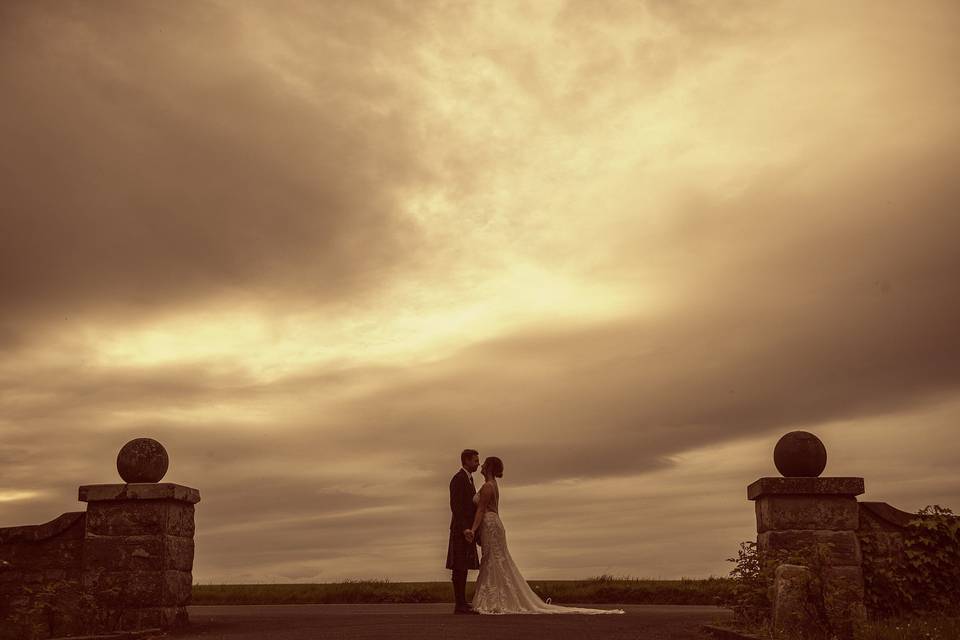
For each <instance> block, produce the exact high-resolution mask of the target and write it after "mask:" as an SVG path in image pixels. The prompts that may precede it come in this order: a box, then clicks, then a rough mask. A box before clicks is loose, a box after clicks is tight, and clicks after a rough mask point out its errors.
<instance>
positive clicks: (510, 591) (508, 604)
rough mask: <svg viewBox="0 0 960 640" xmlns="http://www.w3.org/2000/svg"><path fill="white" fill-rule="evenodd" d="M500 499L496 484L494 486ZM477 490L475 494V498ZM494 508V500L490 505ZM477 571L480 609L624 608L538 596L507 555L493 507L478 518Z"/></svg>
mask: <svg viewBox="0 0 960 640" xmlns="http://www.w3.org/2000/svg"><path fill="white" fill-rule="evenodd" d="M494 490H495V491H496V493H495V495H496V499H497V502H499V487H497V486H496V485H495V486H494ZM478 497H479V494H477V495H476V496H474V502H476V501H477V499H478ZM491 506H493V507H494V508H496V504H493V505H491ZM478 533H479V534H480V549H481V550H482V551H483V557H482V558H481V559H480V574H479V575H478V576H477V587H476V591H475V592H474V595H473V602H472V603H471V604H472V606H473V608H474V609H475V610H477V611H479V612H480V613H487V614H501V613H580V614H599V613H623V612H624V611H623V609H585V608H581V607H561V606H559V605H555V604H548V603H546V602H544V601H543V600H541V599H540V596H538V595H537V594H536V593H534V591H533V589H531V588H530V585H528V584H527V581H526V580H524V579H523V576H522V575H521V574H520V570H519V569H518V568H517V565H516V564H515V563H514V562H513V558H512V557H510V551H509V550H508V549H507V534H506V530H505V529H504V528H503V522H501V521H500V514H498V513H497V512H496V511H486V512H485V513H484V514H483V519H482V520H481V521H480V531H479V532H478Z"/></svg>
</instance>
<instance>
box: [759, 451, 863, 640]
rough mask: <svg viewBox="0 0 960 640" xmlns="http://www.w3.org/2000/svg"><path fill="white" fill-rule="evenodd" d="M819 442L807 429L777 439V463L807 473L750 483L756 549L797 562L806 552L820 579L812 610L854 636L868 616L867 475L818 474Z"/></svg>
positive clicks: (834, 628)
mask: <svg viewBox="0 0 960 640" xmlns="http://www.w3.org/2000/svg"><path fill="white" fill-rule="evenodd" d="M809 438H813V439H814V440H815V441H816V442H815V443H813V442H811V441H810V440H809ZM791 440H792V442H791ZM798 442H799V445H798V446H797V447H795V449H794V451H792V452H789V451H788V453H786V454H784V453H783V450H784V449H789V446H788V447H781V444H783V443H786V444H787V445H790V444H794V445H797V444H798ZM816 445H819V447H820V449H821V450H822V448H823V445H822V443H820V441H819V440H818V439H816V436H813V435H812V434H807V433H806V432H792V433H790V434H787V435H786V436H784V438H782V439H781V443H778V445H777V447H778V449H780V450H781V451H780V453H781V455H780V456H779V457H780V459H779V460H778V459H777V458H778V455H777V453H775V461H776V462H777V467H778V468H780V469H788V470H789V471H791V472H794V473H796V472H802V473H806V474H807V475H796V476H791V477H782V478H775V477H772V478H760V479H759V480H757V481H756V482H754V483H753V484H751V485H750V486H749V487H748V488H747V498H748V499H749V500H753V501H754V505H755V510H756V515H757V551H758V552H759V553H760V554H762V555H763V554H769V553H777V552H780V553H784V554H793V560H792V562H793V563H794V564H796V563H798V559H799V558H805V561H804V562H803V564H806V565H807V566H810V567H811V569H813V570H814V571H815V576H814V577H815V578H817V579H818V580H819V582H820V589H819V592H820V596H819V601H818V602H814V603H811V604H813V605H814V607H813V609H812V610H819V611H822V612H823V616H824V617H825V618H826V623H827V624H828V626H829V629H830V630H831V631H832V632H833V633H836V634H837V635H839V637H847V638H849V637H851V636H852V634H853V628H854V626H855V625H856V624H857V623H858V622H859V621H862V620H863V619H864V618H865V616H866V610H865V608H864V593H863V572H862V570H861V560H862V559H861V553H860V543H859V540H858V538H857V527H858V524H859V507H858V504H857V499H856V496H858V495H860V494H862V493H863V491H864V484H863V478H854V477H834V478H829V477H828V478H821V477H816V476H817V475H818V474H819V473H820V472H821V471H822V470H823V467H824V465H825V463H826V452H825V450H823V451H820V452H818V451H817V450H816ZM811 451H813V452H814V453H811ZM790 454H792V455H790ZM818 457H819V458H820V459H816V458H818ZM784 458H786V460H784ZM775 597H776V596H775ZM777 606H778V605H777V603H776V601H775V602H774V609H776V608H777ZM811 622H813V621H811Z"/></svg>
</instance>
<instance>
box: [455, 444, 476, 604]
mask: <svg viewBox="0 0 960 640" xmlns="http://www.w3.org/2000/svg"><path fill="white" fill-rule="evenodd" d="M460 466H461V468H460V470H459V471H457V473H456V474H455V475H454V476H453V478H452V479H451V480H450V511H451V512H452V516H451V518H450V542H449V544H448V545H447V569H452V570H453V595H454V598H455V599H456V602H457V604H456V606H455V607H454V609H453V612H454V613H477V614H478V613H479V612H478V611H474V610H473V607H471V606H470V605H469V604H467V571H468V570H470V569H479V568H480V560H479V558H478V557H477V543H476V542H475V541H474V540H473V536H469V537H468V535H467V534H468V532H470V529H471V527H473V518H474V516H475V515H476V513H477V507H476V505H475V504H473V496H474V495H475V494H476V493H477V488H476V484H475V483H474V479H473V474H474V472H475V471H476V470H477V469H479V468H480V454H479V453H477V452H476V451H474V450H473V449H464V450H463V452H462V453H461V454H460Z"/></svg>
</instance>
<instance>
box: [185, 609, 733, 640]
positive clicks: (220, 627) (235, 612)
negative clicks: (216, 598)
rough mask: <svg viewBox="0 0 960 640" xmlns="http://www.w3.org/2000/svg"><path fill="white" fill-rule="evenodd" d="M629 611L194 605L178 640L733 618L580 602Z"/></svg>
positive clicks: (448, 634)
mask: <svg viewBox="0 0 960 640" xmlns="http://www.w3.org/2000/svg"><path fill="white" fill-rule="evenodd" d="M581 606H588V607H592V608H596V609H623V610H624V611H626V613H624V614H623V615H578V614H563V615H480V616H464V615H453V613H452V610H453V605H452V604H449V605H448V604H361V605H352V604H281V605H209V606H207V605H192V606H190V607H188V610H189V612H190V626H189V627H188V628H185V629H181V630H179V631H174V632H171V633H169V634H168V635H167V637H168V638H170V639H174V638H176V639H179V640H201V639H202V640H253V639H260V638H264V639H266V640H324V639H327V638H330V639H333V638H336V639H338V640H339V639H341V638H343V639H349V640H368V639H373V638H390V639H391V640H392V639H397V640H441V639H446V638H464V639H466V638H496V639H497V640H513V639H516V640H521V639H522V640H539V639H541V638H543V639H549V640H593V639H595V638H596V639H600V638H602V639H603V640H628V639H629V640H641V639H642V640H705V639H706V638H707V637H708V636H707V635H706V634H704V633H703V632H702V631H700V630H699V627H700V625H701V624H708V623H711V622H715V621H718V620H725V619H729V618H730V616H731V613H730V611H728V610H726V609H721V608H718V607H708V606H686V605H581Z"/></svg>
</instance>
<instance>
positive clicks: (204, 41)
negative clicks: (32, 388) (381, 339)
mask: <svg viewBox="0 0 960 640" xmlns="http://www.w3.org/2000/svg"><path fill="white" fill-rule="evenodd" d="M387 8H388V7H379V8H376V7H371V6H366V7H365V6H361V5H344V6H342V7H341V10H340V11H337V12H328V11H323V12H316V13H313V12H309V13H307V12H305V15H302V16H300V18H301V19H302V21H303V24H311V25H312V26H313V27H314V28H315V29H316V31H315V32H314V33H313V35H312V37H310V36H303V35H302V34H301V35H300V36H299V39H298V38H290V39H288V40H285V41H283V43H282V45H281V44H278V42H279V41H268V42H266V43H264V42H262V41H261V40H259V39H258V38H257V37H255V36H256V31H255V29H254V28H250V29H246V27H248V26H250V25H251V24H252V25H253V27H255V26H256V23H255V20H256V16H255V15H251V16H246V14H245V12H243V11H226V10H224V9H222V8H220V7H217V6H216V5H212V4H202V3H197V4H189V5H182V4H181V5H176V6H174V5H166V4H145V3H110V4H92V3H56V4H51V3H12V4H6V5H5V7H4V8H3V9H2V20H0V22H2V23H3V24H2V26H0V28H2V32H3V38H2V39H0V87H2V92H3V95H4V98H3V100H2V102H0V137H2V139H3V141H4V144H3V151H2V153H0V172H2V175H3V192H4V197H3V201H2V203H0V299H2V300H3V305H4V317H3V321H2V322H0V347H4V346H10V345H12V344H16V341H17V338H18V336H20V337H22V332H23V326H24V325H25V324H27V323H35V322H39V321H41V320H43V321H49V322H53V321H62V320H64V319H69V318H76V317H77V316H80V315H84V314H96V315H98V316H102V317H111V318H113V319H116V318H118V317H123V316H127V317H131V316H132V317H134V318H135V317H136V316H138V315H142V314H145V313H155V312H158V311H163V310H165V309H166V308H168V307H170V306H173V305H188V304H193V303H195V302H196V301H197V300H199V299H206V300H208V301H213V300H215V299H217V298H219V297H226V298H229V297H242V296H243V295H247V294H255V295H257V296H258V297H260V298H261V299H262V300H265V301H267V302H278V301H286V302H290V303H294V302H295V301H297V300H299V301H300V302H301V303H304V302H305V301H309V302H310V303H311V304H322V303H324V302H329V301H330V300H333V299H336V298H339V297H343V296H348V295H351V294H354V293H356V292H363V291H366V290H369V289H371V288H376V287H378V286H380V285H382V284H383V283H384V282H385V281H387V280H389V279H390V277H391V273H392V272H393V271H394V270H396V269H398V268H401V266H402V265H403V264H404V263H405V262H406V261H407V259H408V258H409V257H410V255H412V252H413V251H414V249H415V248H416V247H417V246H418V242H419V241H418V232H417V229H416V227H415V226H414V225H413V224H412V223H411V222H409V221H405V220H402V219H401V218H400V217H399V215H398V203H397V199H398V197H399V194H400V192H401V191H402V190H403V189H404V188H407V187H410V186H411V185H413V184H419V183H420V182H421V181H424V180H427V179H428V176H427V174H426V173H425V170H424V169H423V167H422V166H420V164H419V163H418V160H417V156H416V154H415V153H413V148H414V145H415V144H416V136H415V133H414V132H413V131H411V129H410V127H409V125H410V121H409V119H408V115H409V113H410V112H409V108H410V107H411V104H412V103H411V100H410V98H409V97H408V96H406V95H405V94H404V87H403V82H402V80H400V79H397V78H393V77H390V76H386V75H383V74H382V73H380V72H379V71H378V70H377V69H376V64H375V63H376V60H377V57H378V56H390V55H392V54H393V53H394V52H395V51H397V50H404V48H405V47H406V46H407V43H406V42H405V40H404V39H405V37H406V36H405V34H406V33H407V31H405V30H404V29H403V20H405V19H409V15H408V16H407V17H406V18H405V17H404V16H402V15H398V16H393V17H391V16H390V15H380V14H381V13H383V12H384V11H385V10H386V9H387ZM375 9H376V10H375ZM245 16H246V17H248V18H249V20H250V22H244V20H243V18H244V17H245ZM290 19H291V20H292V19H293V17H291V18H290ZM388 19H390V20H394V23H393V24H394V25H395V28H394V29H392V30H391V31H389V32H387V33H384V32H382V31H380V29H381V27H382V26H383V25H382V22H381V21H382V20H388ZM303 24H301V25H300V26H303ZM306 37H310V40H309V44H310V50H309V52H308V51H298V47H299V48H302V47H303V45H304V43H303V39H304V38H306ZM271 42H272V44H271ZM271 46H282V47H286V49H283V51H281V52H280V53H276V52H274V51H273V50H272V49H271V48H270V47H271ZM308 53H309V55H307V54H308ZM281 55H283V56H288V57H290V56H292V57H293V59H292V60H290V59H284V60H283V62H284V66H282V67H277V68H274V67H273V66H271V64H270V62H271V60H272V59H273V58H272V56H281ZM298 55H303V58H302V59H298V58H297V56H298ZM36 328H37V327H35V326H32V327H31V330H34V329H36Z"/></svg>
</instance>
